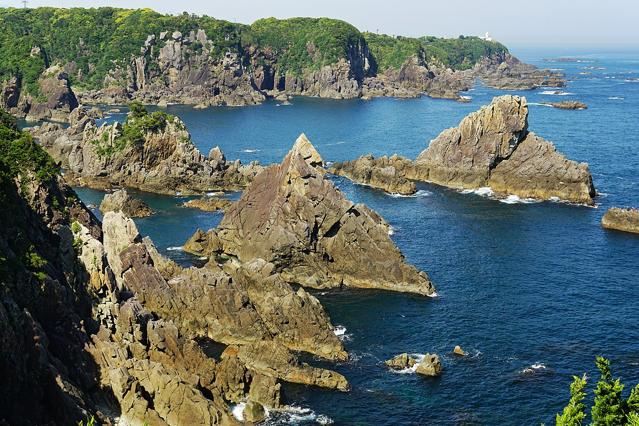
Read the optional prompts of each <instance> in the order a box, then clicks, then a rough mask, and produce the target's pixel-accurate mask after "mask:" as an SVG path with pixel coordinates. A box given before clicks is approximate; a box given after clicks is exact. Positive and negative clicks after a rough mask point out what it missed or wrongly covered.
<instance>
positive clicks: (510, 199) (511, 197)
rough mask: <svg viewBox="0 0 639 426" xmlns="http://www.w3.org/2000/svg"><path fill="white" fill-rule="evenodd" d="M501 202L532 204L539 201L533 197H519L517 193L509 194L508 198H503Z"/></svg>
mask: <svg viewBox="0 0 639 426" xmlns="http://www.w3.org/2000/svg"><path fill="white" fill-rule="evenodd" d="M499 202H500V203H504V204H531V203H537V202H538V201H537V200H534V199H532V198H523V199H522V198H519V197H518V196H516V195H509V196H508V197H506V198H502V199H501V200H499Z"/></svg>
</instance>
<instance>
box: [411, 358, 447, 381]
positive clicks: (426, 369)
mask: <svg viewBox="0 0 639 426" xmlns="http://www.w3.org/2000/svg"><path fill="white" fill-rule="evenodd" d="M415 373H417V374H421V375H422V376H429V377H435V376H439V375H440V374H442V363H441V360H440V359H439V355H436V354H426V355H424V359H423V360H422V361H421V362H420V363H419V364H417V368H416V369H415Z"/></svg>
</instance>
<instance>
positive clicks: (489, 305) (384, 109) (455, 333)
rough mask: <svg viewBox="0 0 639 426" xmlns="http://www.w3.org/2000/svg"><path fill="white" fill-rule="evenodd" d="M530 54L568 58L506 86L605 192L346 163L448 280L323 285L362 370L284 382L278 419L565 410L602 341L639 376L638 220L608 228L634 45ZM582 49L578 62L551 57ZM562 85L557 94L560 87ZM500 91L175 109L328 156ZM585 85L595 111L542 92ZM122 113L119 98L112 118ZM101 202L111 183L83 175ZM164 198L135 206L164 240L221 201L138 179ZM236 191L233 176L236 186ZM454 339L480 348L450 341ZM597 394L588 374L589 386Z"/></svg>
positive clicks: (410, 134) (205, 128)
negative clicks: (582, 195) (459, 96)
mask: <svg viewBox="0 0 639 426" xmlns="http://www.w3.org/2000/svg"><path fill="white" fill-rule="evenodd" d="M513 53H515V54H516V55H517V56H519V57H520V58H521V59H522V60H524V61H526V62H530V63H533V64H536V65H539V66H541V67H548V68H558V69H561V70H562V71H563V72H565V73H566V75H567V77H568V80H569V82H568V85H567V87H565V88H562V89H554V88H550V89H539V90H535V91H522V92H509V93H517V94H521V95H524V96H526V98H527V99H528V102H529V105H530V119H529V122H530V129H531V130H533V131H535V132H536V133H538V134H539V135H541V136H543V137H544V138H546V139H548V140H551V141H553V142H554V143H555V145H556V146H557V148H558V149H559V150H560V151H562V152H563V153H565V154H566V155H567V156H568V157H569V158H571V159H574V160H578V161H584V162H588V163H589V164H590V170H591V172H592V174H593V178H594V184H595V187H596V188H597V190H598V191H599V193H600V196H599V197H598V198H597V204H598V205H597V208H588V207H578V206H571V205H566V204H561V203H546V202H544V203H516V204H506V203H503V202H499V201H495V200H491V199H488V198H484V197H481V196H478V195H475V194H460V193H458V192H456V191H454V190H448V189H443V188H439V187H437V186H433V185H428V184H419V188H420V190H421V191H420V192H419V194H418V196H416V197H404V198H397V197H392V196H389V195H386V194H384V193H382V192H379V191H376V190H374V189H371V188H368V187H364V186H358V185H354V184H352V183H350V182H349V181H347V180H344V179H341V178H335V183H336V184H337V185H338V186H339V187H340V188H341V190H342V191H343V192H344V193H345V195H346V196H347V197H348V198H350V199H351V200H353V201H355V202H363V203H366V204H367V205H368V206H370V207H372V208H373V209H375V210H376V211H378V212H379V213H381V214H382V215H383V216H384V218H386V220H387V221H388V222H389V223H390V224H391V225H392V226H393V228H394V230H395V233H394V235H393V237H392V238H393V239H394V240H395V242H396V244H397V245H398V246H399V247H400V249H401V250H402V251H403V253H404V254H405V255H406V257H407V259H408V261H409V262H411V263H413V264H415V265H416V266H417V267H419V268H420V269H423V270H425V271H427V272H428V273H429V275H430V277H431V278H432V280H433V281H434V283H435V285H436V287H437V290H438V294H439V297H437V298H435V299H428V298H422V297H415V296H409V295H403V294H393V293H386V292H376V291H363V290H344V291H331V292H322V293H316V295H317V296H318V297H319V298H320V299H321V301H322V303H323V304H324V306H325V307H326V309H327V310H328V312H329V314H330V316H331V318H332V320H333V323H334V324H336V325H340V326H343V327H345V328H346V332H345V335H344V336H345V345H346V348H347V350H348V351H349V352H350V354H351V360H350V361H349V362H346V363H342V364H337V365H331V364H323V363H320V364H321V365H327V366H328V367H330V368H334V369H336V370H337V371H339V372H341V373H342V374H344V375H345V376H346V377H347V378H348V380H349V381H350V383H351V386H352V390H351V391H350V392H348V393H339V392H328V391H322V390H317V389H311V388H304V387H299V386H287V387H286V388H285V390H284V395H285V397H286V401H287V402H289V403H291V404H293V405H295V406H297V407H300V409H299V410H298V411H297V412H296V413H289V414H286V415H273V416H272V417H271V419H270V422H271V423H293V424H313V423H316V422H320V423H329V422H330V421H332V422H334V424H357V425H397V424H405V425H411V424H415V425H418V424H419V425H422V424H441V425H539V424H540V423H542V422H545V423H546V424H553V423H554V415H555V413H556V412H557V411H559V410H560V409H561V408H562V407H563V405H564V404H565V402H566V401H567V399H568V386H569V384H570V382H571V377H572V375H574V374H582V373H584V372H586V373H588V376H589V377H590V382H591V385H592V382H593V381H595V380H596V378H597V373H596V371H595V367H594V358H595V356H596V355H598V354H601V355H604V356H606V357H609V358H610V359H611V361H612V366H613V373H614V374H615V375H617V376H620V377H621V378H622V379H623V381H624V382H625V383H626V384H627V388H628V389H626V392H628V391H629V388H630V387H633V386H634V385H635V384H637V383H639V236H634V235H630V234H624V233H620V232H613V231H606V230H604V229H602V228H601V226H600V220H601V217H602V215H603V214H604V212H605V210H606V209H607V208H609V207H611V206H635V207H639V52H628V51H626V52H607V51H603V50H602V51H595V52H593V51H585V50H583V49H582V50H570V49H566V50H564V51H561V52H560V51H552V50H548V49H546V50H544V49H519V50H518V49H514V50H513ZM559 56H571V57H577V58H580V59H581V61H580V62H546V61H544V60H543V59H544V58H557V57H559ZM556 90H560V91H561V94H551V93H552V92H554V91H556ZM502 93H504V92H502V91H497V90H493V89H488V88H485V87H482V86H480V85H478V86H477V87H475V88H474V89H473V90H471V91H469V92H468V93H466V95H468V96H471V97H472V101H471V102H470V103H468V104H462V103H457V102H453V101H448V100H436V99H430V98H427V97H424V98H421V99H411V100H397V99H374V100H371V101H362V100H352V101H331V100H320V99H308V98H296V99H294V100H293V102H292V105H291V106H280V105H278V104H277V102H267V103H266V104H263V105H259V106H254V107H244V108H211V109H207V110H194V109H192V108H189V107H183V106H174V107H169V108H168V112H170V113H173V114H177V115H179V116H180V117H181V118H182V119H183V120H184V122H185V123H186V125H187V127H188V128H189V130H190V131H191V133H192V135H193V139H194V141H195V143H196V144H197V145H198V147H199V148H200V149H201V151H202V152H203V153H205V154H206V153H208V151H209V149H210V148H212V147H214V146H216V145H219V146H220V147H221V148H222V150H223V151H224V153H225V154H226V156H227V158H229V159H235V158H240V159H241V160H242V161H243V162H248V161H252V160H259V161H260V162H261V163H263V164H269V163H273V162H279V161H281V160H282V158H283V157H284V155H285V154H286V152H287V151H288V150H289V149H290V147H291V145H292V144H293V142H294V141H295V139H296V137H297V136H298V135H299V134H300V133H301V132H305V133H306V134H307V136H308V137H309V139H310V140H311V141H312V142H313V143H314V144H315V146H316V147H317V149H318V150H319V152H320V154H321V155H322V156H323V157H324V160H327V161H338V160H347V159H354V158H356V157H358V156H360V155H362V154H366V153H369V152H371V153H373V154H374V155H383V154H388V155H390V154H393V153H399V154H402V155H405V156H409V157H412V158H414V157H415V156H416V155H417V154H418V153H419V152H420V151H422V150H423V149H425V148H426V146H427V145H428V142H429V140H431V139H433V138H434V137H436V136H437V134H439V132H441V131H442V130H443V129H445V128H447V127H451V126H455V125H457V124H458V122H459V121H460V119H461V118H462V117H464V116H465V115H466V114H468V113H469V112H471V111H474V110H476V109H478V108H479V107H480V106H482V105H484V104H487V103H489V102H490V100H491V99H492V97H493V96H496V95H499V94H502ZM566 99H574V100H579V101H582V102H585V103H586V104H588V107H589V108H588V109H587V110H585V111H564V110H558V109H554V108H550V107H548V106H544V105H542V104H543V103H545V102H551V101H559V100H566ZM114 119H119V120H121V119H123V114H116V115H114V116H112V117H111V118H110V119H109V120H114ZM78 193H79V194H80V196H81V197H82V198H83V200H85V202H87V203H90V204H94V205H95V204H99V200H100V198H101V197H102V193H100V192H98V191H92V190H86V189H78ZM140 196H141V197H142V198H143V199H145V200H146V201H147V202H148V203H149V204H150V205H151V207H153V208H154V209H155V210H156V211H157V214H156V215H155V216H153V217H151V218H146V219H139V220H136V222H137V224H138V226H139V228H140V231H141V232H142V233H143V234H146V235H149V236H151V238H152V239H153V240H154V241H155V242H156V244H157V245H158V247H159V248H160V249H161V250H162V251H163V252H165V253H166V254H167V255H169V256H171V257H173V258H175V259H177V260H178V261H180V262H183V263H187V264H188V263H189V262H190V261H192V259H190V258H189V257H188V256H187V255H185V254H183V253H181V252H180V251H179V250H176V248H177V247H179V246H181V245H182V244H183V243H184V242H185V241H186V240H187V238H188V237H189V236H190V235H191V234H192V233H193V232H194V231H195V230H196V229H197V228H198V227H199V228H203V229H207V228H210V227H214V226H215V225H216V224H217V223H218V222H219V221H220V219H221V215H220V214H211V213H204V212H199V211H197V210H188V209H183V208H179V207H178V206H177V204H178V203H180V202H181V201H183V198H180V197H163V196H156V195H149V194H140ZM238 196H239V194H229V197H231V198H237V197H238ZM455 345H461V346H462V348H464V349H465V350H466V351H468V352H469V353H470V356H468V357H465V358H455V357H453V356H452V355H451V351H452V349H453V347H454V346H455ZM401 352H409V353H419V354H423V353H427V352H435V353H438V354H440V355H441V356H442V357H443V364H444V372H443V374H442V376H441V377H440V378H437V379H427V378H422V377H418V376H416V375H415V374H397V373H393V372H390V371H389V370H387V369H386V368H385V367H384V366H383V365H382V363H383V361H384V360H386V359H388V358H390V357H392V356H394V355H396V354H398V353H401ZM590 397H592V386H590Z"/></svg>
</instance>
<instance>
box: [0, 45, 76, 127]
mask: <svg viewBox="0 0 639 426" xmlns="http://www.w3.org/2000/svg"><path fill="white" fill-rule="evenodd" d="M38 54H40V53H39V52H38ZM37 87H38V91H39V93H38V95H37V96H35V97H34V96H33V94H23V87H22V79H21V78H20V77H12V78H10V79H8V80H6V81H4V82H2V84H1V85H0V89H1V90H0V108H3V109H5V110H7V111H9V112H10V113H12V114H14V115H17V116H20V117H25V116H26V118H27V120H29V121H38V120H53V121H67V119H68V118H67V117H68V115H69V113H70V112H71V111H73V110H74V109H75V108H77V107H78V100H77V98H76V96H75V93H74V92H73V90H72V89H71V85H70V83H69V76H68V74H67V73H66V72H65V71H64V70H63V69H61V68H60V67H58V66H52V67H50V68H47V69H46V70H45V71H44V72H43V73H42V75H41V76H40V78H39V79H38V81H37Z"/></svg>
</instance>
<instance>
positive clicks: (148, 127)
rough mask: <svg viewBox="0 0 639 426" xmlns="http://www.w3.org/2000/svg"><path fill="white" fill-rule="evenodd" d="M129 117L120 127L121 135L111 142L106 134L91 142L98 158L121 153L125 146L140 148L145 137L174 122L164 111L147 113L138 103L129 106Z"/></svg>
mask: <svg viewBox="0 0 639 426" xmlns="http://www.w3.org/2000/svg"><path fill="white" fill-rule="evenodd" d="M129 111H130V112H129V115H128V116H127V118H126V121H125V122H124V124H123V125H122V133H121V134H120V135H119V136H117V137H116V138H115V139H114V140H113V141H111V140H110V139H109V134H108V133H103V134H102V136H101V138H100V139H96V140H93V141H92V142H91V143H92V144H93V145H94V146H95V148H96V152H97V154H98V156H100V157H110V156H112V155H113V154H116V153H118V152H120V151H122V150H123V149H124V148H126V147H127V146H138V147H140V146H142V145H143V144H144V138H145V135H146V134H148V133H157V132H161V131H163V130H164V129H166V125H167V124H168V123H170V122H173V121H174V120H175V116H173V115H169V114H167V113H166V112H164V111H154V112H151V113H150V112H148V111H147V110H146V108H145V107H144V105H142V104H141V103H140V102H132V103H131V104H130V105H129Z"/></svg>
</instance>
